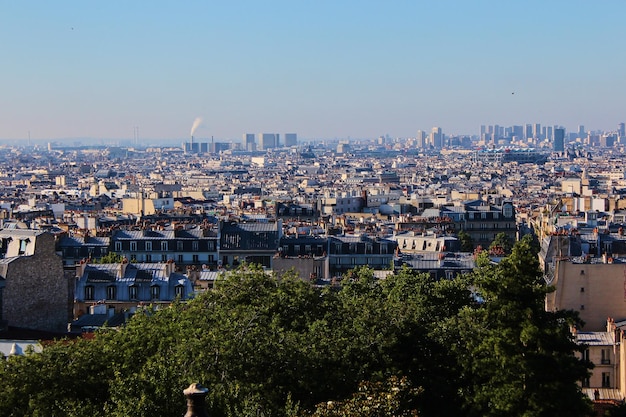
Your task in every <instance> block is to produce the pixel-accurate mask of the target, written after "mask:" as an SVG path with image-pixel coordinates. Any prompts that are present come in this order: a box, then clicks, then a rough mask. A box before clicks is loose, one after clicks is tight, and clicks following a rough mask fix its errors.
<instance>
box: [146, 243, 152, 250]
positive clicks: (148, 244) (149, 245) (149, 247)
mask: <svg viewBox="0 0 626 417" xmlns="http://www.w3.org/2000/svg"><path fill="white" fill-rule="evenodd" d="M146 250H147V251H151V250H152V242H146Z"/></svg>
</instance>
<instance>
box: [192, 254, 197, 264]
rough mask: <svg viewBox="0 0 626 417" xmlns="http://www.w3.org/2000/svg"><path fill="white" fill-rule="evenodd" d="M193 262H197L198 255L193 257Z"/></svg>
mask: <svg viewBox="0 0 626 417" xmlns="http://www.w3.org/2000/svg"><path fill="white" fill-rule="evenodd" d="M193 262H196V263H197V262H198V255H193Z"/></svg>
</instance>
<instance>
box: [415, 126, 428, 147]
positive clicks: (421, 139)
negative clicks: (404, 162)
mask: <svg viewBox="0 0 626 417" xmlns="http://www.w3.org/2000/svg"><path fill="white" fill-rule="evenodd" d="M415 142H417V143H416V146H417V147H418V148H420V149H423V148H425V147H426V145H427V143H426V132H424V131H423V130H418V131H417V136H415Z"/></svg>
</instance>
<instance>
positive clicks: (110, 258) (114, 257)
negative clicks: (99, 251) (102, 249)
mask: <svg viewBox="0 0 626 417" xmlns="http://www.w3.org/2000/svg"><path fill="white" fill-rule="evenodd" d="M123 260H124V257H123V256H122V255H120V254H117V253H115V252H109V253H107V254H106V255H104V256H102V257H100V259H96V260H95V261H94V263H97V264H119V263H121V262H122V261H123Z"/></svg>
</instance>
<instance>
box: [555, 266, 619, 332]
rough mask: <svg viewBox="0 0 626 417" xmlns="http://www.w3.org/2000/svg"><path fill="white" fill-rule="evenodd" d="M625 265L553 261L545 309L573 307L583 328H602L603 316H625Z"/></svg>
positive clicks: (571, 308) (604, 317)
mask: <svg viewBox="0 0 626 417" xmlns="http://www.w3.org/2000/svg"><path fill="white" fill-rule="evenodd" d="M625 284H626V265H625V264H621V263H620V264H617V263H614V264H609V263H606V264H585V263H573V262H571V261H566V260H560V261H557V265H556V270H555V274H554V281H553V282H552V285H554V286H555V288H556V291H554V292H552V293H550V294H548V295H547V297H546V309H547V310H549V311H555V310H561V309H563V310H576V311H578V312H579V313H580V318H581V319H582V320H583V321H584V322H585V326H584V327H583V329H584V331H605V330H606V319H607V317H616V318H619V319H621V318H626V286H625Z"/></svg>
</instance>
